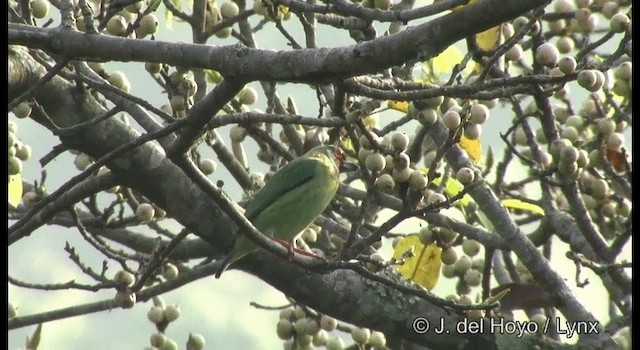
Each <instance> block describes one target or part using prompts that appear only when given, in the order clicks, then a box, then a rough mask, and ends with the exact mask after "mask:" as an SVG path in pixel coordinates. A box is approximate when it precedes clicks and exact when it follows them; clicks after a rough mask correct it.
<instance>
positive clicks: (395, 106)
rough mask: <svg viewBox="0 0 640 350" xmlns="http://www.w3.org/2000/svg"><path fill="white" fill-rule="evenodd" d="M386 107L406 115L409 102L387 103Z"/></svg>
mask: <svg viewBox="0 0 640 350" xmlns="http://www.w3.org/2000/svg"><path fill="white" fill-rule="evenodd" d="M387 107H389V108H391V109H395V110H396V111H400V112H404V113H408V112H409V102H407V101H391V100H389V101H387Z"/></svg>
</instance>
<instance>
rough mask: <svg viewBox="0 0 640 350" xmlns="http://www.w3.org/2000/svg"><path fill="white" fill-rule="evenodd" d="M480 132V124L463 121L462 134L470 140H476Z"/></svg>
mask: <svg viewBox="0 0 640 350" xmlns="http://www.w3.org/2000/svg"><path fill="white" fill-rule="evenodd" d="M481 134H482V125H480V124H472V123H465V125H464V136H465V137H466V138H468V139H470V140H477V139H478V138H479V137H480V135H481Z"/></svg>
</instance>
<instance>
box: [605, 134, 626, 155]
mask: <svg viewBox="0 0 640 350" xmlns="http://www.w3.org/2000/svg"><path fill="white" fill-rule="evenodd" d="M623 145H624V135H623V134H621V133H618V132H614V133H612V134H609V136H608V137H607V148H609V149H611V150H616V151H619V150H620V149H621V148H622V146H623Z"/></svg>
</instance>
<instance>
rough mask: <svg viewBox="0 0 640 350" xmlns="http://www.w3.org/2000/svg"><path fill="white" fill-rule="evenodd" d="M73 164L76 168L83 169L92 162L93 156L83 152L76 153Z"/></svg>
mask: <svg viewBox="0 0 640 350" xmlns="http://www.w3.org/2000/svg"><path fill="white" fill-rule="evenodd" d="M73 164H74V165H75V166H76V169H78V170H80V171H83V170H84V169H86V168H88V167H89V166H90V165H91V164H93V158H91V157H90V156H88V155H87V154H84V153H78V155H77V156H76V158H75V159H74V160H73Z"/></svg>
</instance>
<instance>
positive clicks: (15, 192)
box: [9, 174, 22, 207]
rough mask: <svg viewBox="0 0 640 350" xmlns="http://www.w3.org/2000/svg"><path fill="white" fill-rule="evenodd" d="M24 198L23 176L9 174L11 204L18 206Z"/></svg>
mask: <svg viewBox="0 0 640 350" xmlns="http://www.w3.org/2000/svg"><path fill="white" fill-rule="evenodd" d="M20 200H22V176H20V174H18V175H11V176H9V204H11V205H13V206H14V207H17V206H18V204H20Z"/></svg>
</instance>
